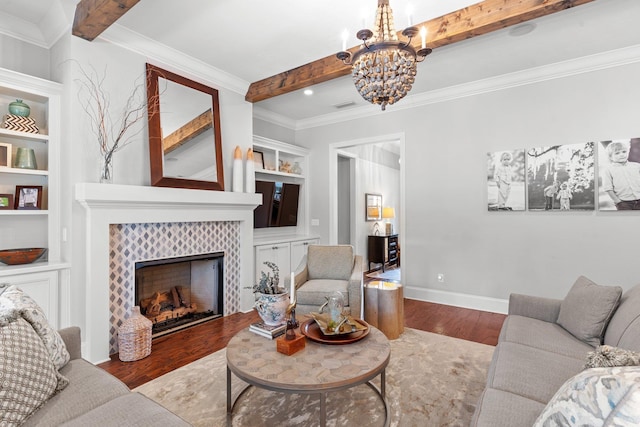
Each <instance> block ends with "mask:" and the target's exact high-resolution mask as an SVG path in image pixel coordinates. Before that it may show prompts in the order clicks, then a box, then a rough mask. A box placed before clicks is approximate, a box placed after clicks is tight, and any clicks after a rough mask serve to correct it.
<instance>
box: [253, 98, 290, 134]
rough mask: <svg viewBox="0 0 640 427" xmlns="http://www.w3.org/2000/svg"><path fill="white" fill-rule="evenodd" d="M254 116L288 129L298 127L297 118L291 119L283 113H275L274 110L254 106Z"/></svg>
mask: <svg viewBox="0 0 640 427" xmlns="http://www.w3.org/2000/svg"><path fill="white" fill-rule="evenodd" d="M253 118H254V119H260V120H264V121H265V122H269V123H273V124H274V125H278V126H282V127H285V128H287V129H296V125H297V123H296V120H294V119H291V118H289V117H287V116H283V115H282V114H278V113H274V112H273V111H269V110H265V109H264V108H261V107H256V106H255V104H254V106H253Z"/></svg>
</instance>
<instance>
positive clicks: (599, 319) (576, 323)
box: [557, 276, 622, 347]
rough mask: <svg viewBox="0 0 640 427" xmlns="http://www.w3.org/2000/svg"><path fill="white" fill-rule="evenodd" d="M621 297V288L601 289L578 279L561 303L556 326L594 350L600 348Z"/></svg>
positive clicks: (587, 281)
mask: <svg viewBox="0 0 640 427" xmlns="http://www.w3.org/2000/svg"><path fill="white" fill-rule="evenodd" d="M621 296H622V288H621V287H620V286H600V285H596V284H595V283H593V282H592V281H591V280H589V279H587V278H586V277H584V276H580V277H579V278H578V280H576V282H575V283H574V285H573V286H572V287H571V289H570V290H569V293H568V294H567V296H566V297H565V298H564V300H563V301H562V303H560V313H559V314H558V322H557V323H558V325H560V326H562V327H563V328H564V329H566V330H567V331H569V332H570V333H571V334H572V335H573V336H574V337H576V338H578V339H579V340H580V341H584V342H586V343H587V344H591V345H592V346H593V347H596V346H598V345H600V344H602V338H603V336H604V332H605V330H606V328H607V324H608V323H609V320H610V319H611V316H612V315H613V312H614V311H615V310H616V308H617V307H618V304H619V303H620V297H621Z"/></svg>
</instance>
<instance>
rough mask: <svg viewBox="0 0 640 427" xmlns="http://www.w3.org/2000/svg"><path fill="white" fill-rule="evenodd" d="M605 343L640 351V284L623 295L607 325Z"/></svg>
mask: <svg viewBox="0 0 640 427" xmlns="http://www.w3.org/2000/svg"><path fill="white" fill-rule="evenodd" d="M604 343H605V344H607V345H612V346H614V347H620V348H626V349H628V350H634V351H640V285H636V286H634V287H633V288H631V289H629V290H628V291H626V292H625V293H624V295H622V298H621V299H620V305H619V306H618V309H617V310H616V312H615V313H614V314H613V317H612V318H611V321H610V322H609V326H607V332H606V334H605V336H604Z"/></svg>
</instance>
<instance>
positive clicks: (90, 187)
mask: <svg viewBox="0 0 640 427" xmlns="http://www.w3.org/2000/svg"><path fill="white" fill-rule="evenodd" d="M75 199H76V201H77V202H78V203H80V204H81V205H82V206H83V207H84V208H85V227H86V233H85V248H84V253H85V254H86V255H85V256H86V259H85V263H84V265H85V271H84V274H85V277H84V278H85V283H87V286H86V288H85V292H86V295H85V301H86V326H85V329H86V334H85V337H86V342H85V343H84V349H85V350H86V355H85V357H86V358H87V359H88V360H90V361H91V362H94V363H97V362H100V361H104V360H107V359H108V357H109V345H108V344H109V327H110V322H109V314H110V313H109V310H108V303H109V226H110V225H112V224H132V223H164V222H199V221H238V222H239V224H240V239H241V240H240V260H241V262H240V283H239V284H238V286H240V287H241V288H240V289H242V292H241V302H240V309H241V310H242V311H248V310H250V309H251V307H252V305H253V301H252V294H251V289H250V287H251V284H252V276H253V210H254V209H255V208H256V206H258V205H260V204H261V203H262V199H261V195H260V194H248V193H233V192H225V191H206V190H188V189H176V188H161V187H145V186H132V185H114V184H96V183H79V184H76V187H75Z"/></svg>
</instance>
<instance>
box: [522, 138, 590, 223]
mask: <svg viewBox="0 0 640 427" xmlns="http://www.w3.org/2000/svg"><path fill="white" fill-rule="evenodd" d="M594 150H595V144H594V143H593V142H587V143H584V144H566V145H552V146H546V147H537V148H530V149H528V150H527V199H528V200H527V201H528V203H527V205H528V208H529V210H530V211H570V210H594V209H595V152H594Z"/></svg>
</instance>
